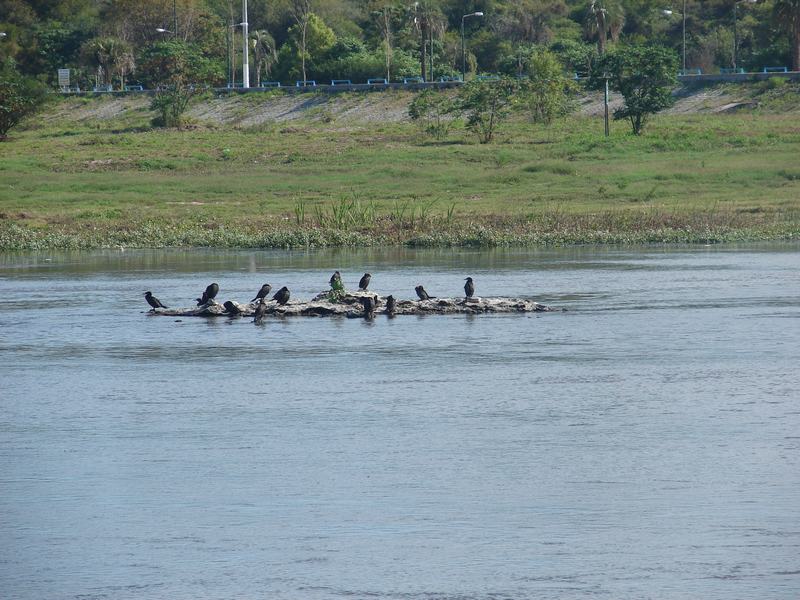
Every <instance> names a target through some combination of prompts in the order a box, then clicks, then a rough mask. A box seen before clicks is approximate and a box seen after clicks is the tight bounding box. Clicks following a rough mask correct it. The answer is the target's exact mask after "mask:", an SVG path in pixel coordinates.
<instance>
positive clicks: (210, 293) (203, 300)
mask: <svg viewBox="0 0 800 600" xmlns="http://www.w3.org/2000/svg"><path fill="white" fill-rule="evenodd" d="M217 294H219V284H216V283H212V284H211V285H209V286H208V287H207V288H206V290H205V291H204V292H203V295H202V296H201V297H200V298H197V306H200V305H202V304H207V303H208V301H209V300H213V299H214V298H216V297H217Z"/></svg>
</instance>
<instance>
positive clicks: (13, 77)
mask: <svg viewBox="0 0 800 600" xmlns="http://www.w3.org/2000/svg"><path fill="white" fill-rule="evenodd" d="M45 94H46V90H45V89H44V88H43V86H42V84H40V83H39V82H38V81H36V80H35V79H33V78H31V77H25V76H23V75H21V74H20V73H19V71H17V69H16V66H15V65H14V62H13V61H12V60H10V59H9V60H6V61H5V62H4V63H3V64H1V65H0V141H2V140H4V139H6V136H7V134H8V132H9V130H10V129H11V128H12V127H14V126H15V125H16V124H18V123H19V122H20V121H21V120H22V119H24V118H25V117H26V116H28V115H29V114H32V113H33V112H35V111H36V109H37V108H38V107H39V106H40V105H41V104H42V103H43V102H44V100H45Z"/></svg>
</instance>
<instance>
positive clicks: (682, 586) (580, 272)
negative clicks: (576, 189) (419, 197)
mask: <svg viewBox="0 0 800 600" xmlns="http://www.w3.org/2000/svg"><path fill="white" fill-rule="evenodd" d="M334 269H339V270H340V271H342V274H343V276H344V279H345V283H346V284H348V285H349V286H350V287H352V286H354V285H355V284H356V282H357V281H358V278H359V277H360V275H361V274H362V273H363V272H364V271H370V272H371V273H372V274H373V278H372V286H371V287H374V288H375V289H376V290H378V291H380V292H382V293H394V294H395V295H396V296H399V297H403V298H406V297H410V296H412V295H413V287H414V286H415V285H416V284H418V283H422V284H424V285H425V287H426V289H428V291H429V292H430V293H431V294H434V295H439V296H447V295H457V294H458V293H459V292H460V290H461V289H462V288H461V286H463V278H464V277H466V276H467V275H471V276H473V277H474V278H475V282H476V287H477V293H478V295H486V296H489V295H513V296H525V297H532V298H534V299H536V300H539V301H542V302H546V303H548V304H552V305H554V306H559V307H563V308H567V309H568V311H567V312H562V313H549V314H541V315H530V316H529V315H498V316H480V317H468V316H463V315H462V316H428V317H398V318H396V319H394V320H387V319H385V318H377V319H376V320H375V321H374V322H371V323H370V322H364V321H362V320H346V319H314V318H307V319H294V320H291V319H287V320H271V321H269V322H268V323H266V324H265V325H264V326H260V327H259V326H254V325H253V324H252V323H251V322H250V321H249V320H247V319H235V320H229V319H226V318H222V319H217V320H204V319H191V318H188V319H187V318H184V319H182V320H175V319H173V318H166V317H151V316H148V315H146V314H144V312H143V311H144V310H145V309H146V308H147V306H146V304H145V303H144V300H143V298H142V293H143V292H144V291H145V290H152V291H153V292H154V293H155V295H156V296H158V297H159V298H160V299H161V300H162V301H163V302H164V303H165V304H167V305H169V306H173V305H175V306H181V305H183V306H188V305H190V303H191V302H190V301H191V299H192V298H195V297H196V296H197V295H198V294H199V293H200V292H201V291H202V289H203V288H204V287H205V285H206V284H207V283H209V282H210V281H218V282H219V283H220V285H221V288H222V291H221V293H220V297H219V299H221V300H225V299H236V300H240V301H246V300H249V299H250V298H252V297H253V295H255V291H256V290H257V289H258V287H259V286H260V285H261V284H262V283H264V282H269V283H271V284H272V285H273V286H274V287H275V288H276V289H277V287H279V286H281V285H288V286H289V287H290V289H291V290H292V293H293V296H294V297H296V298H308V297H310V296H312V295H313V294H315V293H316V292H318V291H320V290H322V289H324V288H325V287H326V286H327V280H328V277H329V276H330V273H331V272H332V271H333V270H334ZM0 291H2V294H0V381H2V384H1V385H2V388H1V389H2V394H1V395H0V597H1V598H3V599H24V600H28V599H31V600H42V599H47V600H50V599H55V600H59V599H84V600H87V599H113V600H118V599H119V600H127V599H137V600H139V599H161V598H168V599H178V600H184V599H185V600H189V599H192V600H196V599H213V600H222V599H225V600H227V599H256V598H264V599H267V598H268V599H270V600H272V599H279V600H282V599H292V600H294V599H301V600H304V599H309V600H317V599H331V598H333V599H337V598H344V597H349V598H387V599H395V598H404V599H405V598H407V599H430V600H433V599H437V600H438V599H441V600H443V599H460V600H467V599H489V598H491V599H501V598H503V599H505V598H535V599H540V598H541V599H546V598H554V599H556V598H558V599H561V598H576V599H585V598H609V599H634V598H637V599H638V598H653V599H670V600H671V599H687V600H688V599H701V598H702V599H717V598H718V599H725V600H730V599H735V598H742V599H752V598H758V599H760V600H767V599H787V600H789V599H792V600H793V599H796V598H798V597H800V375H799V374H798V364H799V363H798V352H799V351H800V246H798V245H788V246H745V247H738V248H732V247H724V248H701V247H693V248H684V249H671V250H664V249H658V248H655V249H654V248H646V249H622V250H616V249H593V248H589V249H571V250H554V251H538V252H532V251H491V252H483V251H481V252H477V251H476V252H467V251H436V252H413V251H385V252H366V251H365V252H312V253H303V252H291V253H290V252H260V251H252V252H202V251H194V252H179V251H168V252H162V251H149V252H141V251H135V252H130V251H128V252H107V253H74V254H57V253H56V254H36V255H0Z"/></svg>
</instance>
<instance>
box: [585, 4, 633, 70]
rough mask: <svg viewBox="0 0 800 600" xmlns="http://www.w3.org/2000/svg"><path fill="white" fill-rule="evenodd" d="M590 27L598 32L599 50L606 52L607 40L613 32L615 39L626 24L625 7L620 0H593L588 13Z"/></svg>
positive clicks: (601, 52) (599, 51) (600, 52)
mask: <svg viewBox="0 0 800 600" xmlns="http://www.w3.org/2000/svg"><path fill="white" fill-rule="evenodd" d="M587 21H588V25H589V29H590V30H592V31H596V32H597V52H598V54H600V55H601V56H602V55H603V54H605V53H606V41H607V39H608V34H609V33H611V36H612V39H614V40H615V41H616V40H617V38H618V37H619V34H620V32H621V31H622V26H623V25H624V24H625V9H624V8H623V7H622V4H621V3H620V2H619V0H591V2H590V3H589V12H588V14H587Z"/></svg>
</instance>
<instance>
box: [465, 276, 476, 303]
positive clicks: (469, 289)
mask: <svg viewBox="0 0 800 600" xmlns="http://www.w3.org/2000/svg"><path fill="white" fill-rule="evenodd" d="M465 281H466V282H467V283H465V284H464V293H465V294H466V295H467V298H472V296H474V295H475V284H474V283H472V277H467V278H466V280H465Z"/></svg>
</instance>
